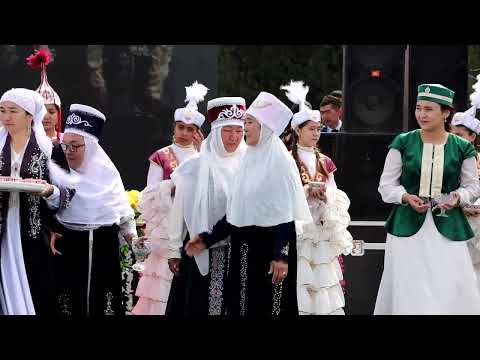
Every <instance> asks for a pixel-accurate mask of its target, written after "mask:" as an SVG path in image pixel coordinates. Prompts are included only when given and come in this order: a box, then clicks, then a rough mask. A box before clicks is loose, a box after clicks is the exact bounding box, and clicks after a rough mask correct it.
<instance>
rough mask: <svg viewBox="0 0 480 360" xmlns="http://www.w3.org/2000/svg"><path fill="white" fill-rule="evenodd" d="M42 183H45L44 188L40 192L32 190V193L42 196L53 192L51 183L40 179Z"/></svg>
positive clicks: (44, 196)
mask: <svg viewBox="0 0 480 360" xmlns="http://www.w3.org/2000/svg"><path fill="white" fill-rule="evenodd" d="M42 184H44V185H45V188H44V189H43V190H42V191H41V192H32V195H36V196H41V197H43V198H48V197H50V196H51V195H52V194H53V190H54V187H53V185H51V184H49V183H47V182H46V181H45V180H42Z"/></svg>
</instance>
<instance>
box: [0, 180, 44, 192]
mask: <svg viewBox="0 0 480 360" xmlns="http://www.w3.org/2000/svg"><path fill="white" fill-rule="evenodd" d="M44 189H45V184H35V183H21V182H13V181H1V180H0V191H8V192H12V191H17V192H42V191H43V190H44Z"/></svg>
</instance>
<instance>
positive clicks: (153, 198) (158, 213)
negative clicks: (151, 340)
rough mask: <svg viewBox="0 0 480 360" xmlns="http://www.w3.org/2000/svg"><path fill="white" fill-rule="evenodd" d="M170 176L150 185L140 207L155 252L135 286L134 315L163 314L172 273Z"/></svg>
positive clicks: (150, 256)
mask: <svg viewBox="0 0 480 360" xmlns="http://www.w3.org/2000/svg"><path fill="white" fill-rule="evenodd" d="M172 187H173V183H172V181H171V180H164V181H162V182H160V183H158V184H156V185H153V186H150V187H147V188H146V189H145V190H143V191H142V193H141V199H140V209H141V212H142V216H143V217H144V219H145V221H146V225H147V226H146V231H145V233H146V236H147V237H148V241H149V242H150V244H151V247H152V252H151V254H150V255H149V256H148V258H147V259H146V260H145V262H144V265H145V270H144V271H143V272H142V277H141V278H140V280H139V282H138V286H137V290H136V293H135V294H136V295H137V296H138V297H139V299H138V302H137V304H136V305H135V307H134V308H133V310H132V313H133V314H135V315H164V314H165V310H166V307H167V301H168V295H169V293H170V287H171V284H172V278H173V274H172V272H171V271H170V269H169V267H168V216H169V214H170V210H171V207H172V203H173V202H172V198H171V190H172Z"/></svg>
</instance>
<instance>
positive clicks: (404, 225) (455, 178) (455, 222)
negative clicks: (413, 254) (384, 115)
mask: <svg viewBox="0 0 480 360" xmlns="http://www.w3.org/2000/svg"><path fill="white" fill-rule="evenodd" d="M390 149H397V150H398V151H400V153H401V154H402V163H403V165H402V175H401V177H400V184H401V185H402V186H403V187H404V188H405V190H406V191H407V192H408V193H409V194H414V195H417V196H418V193H419V190H420V175H421V167H422V154H423V141H422V138H421V137H420V130H419V129H417V130H413V131H410V132H408V133H404V134H400V135H398V136H397V137H396V138H395V139H394V140H393V142H392V143H391V144H390ZM474 156H476V152H475V149H474V147H473V145H472V144H470V143H469V142H468V141H466V140H464V139H462V138H461V137H459V136H456V135H453V134H449V136H448V140H447V143H446V144H445V147H444V168H443V182H442V193H449V192H451V191H453V190H456V189H458V188H459V187H460V173H461V168H462V163H463V161H464V160H465V159H468V158H470V157H474ZM446 214H447V215H448V217H439V216H435V215H433V220H434V222H435V226H436V227H437V230H438V231H439V232H440V234H442V235H443V236H445V237H446V238H448V239H450V240H456V241H464V240H468V239H470V238H472V237H473V236H474V234H473V231H472V229H471V227H470V225H469V223H468V221H467V219H466V218H465V215H464V214H463V212H462V210H461V208H459V207H457V208H454V209H452V210H447V212H446ZM425 217H426V213H425V214H420V213H418V212H416V211H415V210H413V209H412V207H411V206H402V205H395V207H394V208H393V210H392V212H391V213H390V216H389V217H388V219H387V222H386V225H385V226H386V228H387V232H388V233H389V234H392V235H394V236H399V237H409V236H412V235H414V234H416V233H417V232H418V231H419V230H420V228H421V227H422V225H423V222H424V221H425Z"/></svg>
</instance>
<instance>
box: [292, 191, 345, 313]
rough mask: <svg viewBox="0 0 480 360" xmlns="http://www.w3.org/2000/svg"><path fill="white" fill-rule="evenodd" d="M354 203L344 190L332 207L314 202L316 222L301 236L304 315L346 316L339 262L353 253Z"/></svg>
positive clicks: (301, 308) (300, 301)
mask: <svg viewBox="0 0 480 360" xmlns="http://www.w3.org/2000/svg"><path fill="white" fill-rule="evenodd" d="M349 206H350V201H349V199H348V197H347V195H346V194H345V193H344V192H343V191H340V190H336V191H335V198H334V199H332V200H331V202H329V203H328V204H326V205H325V204H323V203H321V202H313V203H310V211H311V213H312V217H313V219H314V221H315V223H310V224H308V225H305V226H304V227H303V233H302V234H299V235H298V236H297V249H298V250H297V251H298V262H297V267H298V269H297V299H298V310H299V313H300V315H344V314H345V313H344V311H343V307H344V306H345V297H344V294H343V289H342V285H341V282H342V280H343V273H342V269H341V266H340V263H339V260H338V257H339V256H340V255H341V254H345V255H347V254H349V253H350V251H351V249H352V236H351V235H350V233H349V232H348V230H347V227H348V224H349V223H350V216H349V214H348V208H349Z"/></svg>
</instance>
